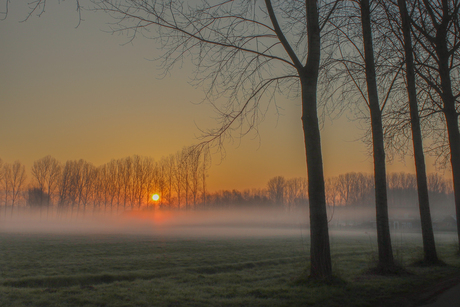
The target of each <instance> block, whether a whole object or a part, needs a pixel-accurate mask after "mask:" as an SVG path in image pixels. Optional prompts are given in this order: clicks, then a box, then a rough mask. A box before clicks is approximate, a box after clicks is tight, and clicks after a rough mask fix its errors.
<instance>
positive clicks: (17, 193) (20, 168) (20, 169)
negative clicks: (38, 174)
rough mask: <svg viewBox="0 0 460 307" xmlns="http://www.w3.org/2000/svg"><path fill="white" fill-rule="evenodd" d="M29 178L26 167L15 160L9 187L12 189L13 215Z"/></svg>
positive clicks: (9, 177)
mask: <svg viewBox="0 0 460 307" xmlns="http://www.w3.org/2000/svg"><path fill="white" fill-rule="evenodd" d="M26 179H27V175H26V168H25V166H24V165H22V163H21V162H19V161H15V162H14V163H13V165H12V166H11V174H10V175H9V176H8V178H7V180H9V187H10V189H11V215H13V210H14V205H15V204H16V203H17V202H18V200H19V199H20V197H21V192H22V189H23V188H24V184H25V181H26Z"/></svg>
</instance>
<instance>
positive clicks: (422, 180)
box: [398, 0, 438, 264]
mask: <svg viewBox="0 0 460 307" xmlns="http://www.w3.org/2000/svg"><path fill="white" fill-rule="evenodd" d="M398 5H399V12H400V14H401V20H402V31H403V35H404V52H405V56H406V78H407V93H408V97H409V108H410V120H411V128H412V141H413V146H414V159H415V172H416V175H417V191H418V201H419V209H420V220H421V224H422V238H423V251H424V261H425V262H426V263H432V264H435V263H437V262H438V255H437V253H436V245H435V241H434V234H433V226H432V223H431V214H430V202H429V198H428V184H427V179H426V168H425V157H424V154H423V142H422V132H421V129H420V119H419V115H418V114H419V113H418V105H417V93H416V86H415V69H414V57H413V50H412V40H411V34H410V31H411V26H410V21H409V15H408V13H407V7H406V0H398Z"/></svg>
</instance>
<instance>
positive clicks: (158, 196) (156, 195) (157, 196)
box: [152, 194, 160, 201]
mask: <svg viewBox="0 0 460 307" xmlns="http://www.w3.org/2000/svg"><path fill="white" fill-rule="evenodd" d="M159 199H160V195H158V194H153V195H152V200H154V201H157V200H159Z"/></svg>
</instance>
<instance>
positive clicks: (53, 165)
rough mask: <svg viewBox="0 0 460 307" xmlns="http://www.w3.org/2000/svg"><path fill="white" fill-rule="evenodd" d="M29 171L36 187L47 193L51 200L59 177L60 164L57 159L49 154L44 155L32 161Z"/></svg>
mask: <svg viewBox="0 0 460 307" xmlns="http://www.w3.org/2000/svg"><path fill="white" fill-rule="evenodd" d="M31 173H32V176H33V177H34V179H35V180H36V183H37V185H38V188H39V189H40V190H42V192H44V193H46V194H48V195H49V197H50V198H49V199H50V200H52V199H53V198H54V196H55V193H56V191H57V188H58V184H59V181H60V179H61V164H60V163H59V161H58V160H56V159H55V158H53V157H51V156H46V157H44V158H42V159H39V160H37V161H35V162H34V164H33V166H32V170H31ZM49 205H50V204H48V206H49Z"/></svg>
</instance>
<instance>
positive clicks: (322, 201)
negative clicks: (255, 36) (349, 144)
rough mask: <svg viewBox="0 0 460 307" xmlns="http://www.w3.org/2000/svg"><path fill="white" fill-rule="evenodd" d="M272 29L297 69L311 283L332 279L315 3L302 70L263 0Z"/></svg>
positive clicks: (313, 2)
mask: <svg viewBox="0 0 460 307" xmlns="http://www.w3.org/2000/svg"><path fill="white" fill-rule="evenodd" d="M265 4H266V7H267V10H268V14H269V16H270V19H271V21H272V24H273V28H274V30H275V32H276V35H277V36H278V38H279V40H280V42H281V44H282V45H283V47H284V49H285V50H286V52H287V54H288V55H289V57H290V58H291V60H292V62H293V64H294V66H295V67H296V68H297V71H298V73H299V77H300V85H301V87H302V125H303V131H304V140H305V151H306V159H307V174H308V193H309V205H310V237H311V248H310V258H311V264H310V265H311V270H310V277H311V278H313V279H327V278H329V277H330V276H331V275H332V265H331V252H330V246H329V230H328V225H327V211H326V193H325V189H324V174H323V158H322V154H321V138H320V130H319V122H318V114H317V112H318V110H317V108H318V105H317V88H318V75H319V62H320V55H321V37H320V26H319V18H318V17H319V16H318V15H319V12H318V6H317V0H306V1H305V6H306V17H307V20H306V21H307V36H308V50H307V51H308V56H307V62H306V64H305V66H303V64H302V63H301V62H300V60H299V59H298V58H297V56H296V54H295V52H294V50H293V49H292V47H291V46H290V45H289V42H288V41H287V39H286V37H285V36H284V34H283V32H282V30H281V28H280V26H279V24H278V21H277V19H276V16H275V13H274V10H273V7H272V5H271V1H270V0H265Z"/></svg>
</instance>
